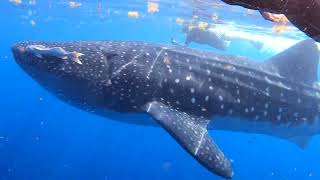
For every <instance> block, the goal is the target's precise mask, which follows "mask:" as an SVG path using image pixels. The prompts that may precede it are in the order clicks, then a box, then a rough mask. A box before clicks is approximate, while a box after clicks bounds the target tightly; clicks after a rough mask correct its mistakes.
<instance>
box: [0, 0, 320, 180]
mask: <svg viewBox="0 0 320 180" xmlns="http://www.w3.org/2000/svg"><path fill="white" fill-rule="evenodd" d="M154 2H158V1H154ZM216 2H219V1H216ZM78 3H81V6H79V7H74V8H72V7H70V5H69V2H68V1H53V0H38V1H35V4H33V3H30V1H24V0H22V2H21V3H20V1H7V0H2V1H1V2H0V14H1V16H0V22H1V26H0V42H1V44H0V47H1V48H0V80H1V86H0V108H1V109H0V179H1V180H16V179H19V180H22V179H25V180H43V179H46V180H47V179H48V180H64V179H65V180H91V179H97V180H99V179H101V180H114V179H115V180H119V179H124V180H131V179H134V180H143V179H155V180H158V179H159V180H162V179H185V180H194V179H210V180H212V179H222V178H220V177H217V176H215V175H213V174H212V173H210V172H209V171H207V170H206V169H205V168H204V167H202V166H201V165H199V164H198V163H197V162H196V161H195V160H194V159H192V157H191V156H189V155H188V154H187V153H186V152H185V151H184V150H183V149H182V148H181V147H180V146H179V145H178V144H177V143H176V142H175V141H174V140H173V139H172V138H171V137H170V136H169V135H168V134H167V133H166V132H165V131H164V130H163V129H161V128H157V127H145V126H138V125H132V124H123V123H119V122H114V121H111V120H109V119H106V118H103V117H99V116H96V115H93V114H90V113H87V112H84V111H81V110H79V109H76V108H74V107H71V106H69V105H67V104H65V103H63V102H61V101H59V100H58V99H57V98H55V97H54V96H53V95H51V94H50V93H48V92H47V91H46V90H44V89H43V88H42V87H40V86H39V85H38V84H37V83H36V82H35V81H33V80H32V79H31V78H30V77H29V76H28V75H27V74H25V73H24V72H23V71H22V70H21V69H20V68H19V67H18V66H17V64H16V63H15V62H14V60H13V56H12V54H11V50H10V47H11V46H12V44H13V43H15V42H18V41H24V40H50V41H53V40H54V41H61V40H110V39H118V40H141V41H147V42H159V43H165V44H168V43H169V42H170V39H171V37H173V36H174V37H176V39H178V40H179V41H183V40H184V35H183V34H182V32H181V26H179V25H178V24H177V23H176V19H177V18H181V19H190V18H192V8H191V5H190V4H192V3H191V1H187V0H186V1H169V0H168V1H162V2H159V5H160V6H159V12H157V13H148V11H147V3H148V2H147V1H146V0H101V2H100V3H101V4H100V10H99V9H98V3H99V1H98V0H97V1H93V0H87V1H79V2H78ZM202 5H203V4H202ZM205 5H206V4H205ZM188 7H189V8H188ZM130 11H135V12H139V16H138V17H130V16H129V17H128V12H130ZM208 11H210V13H212V12H211V11H217V12H219V18H221V19H223V20H225V21H226V22H229V24H231V25H234V26H232V27H239V28H238V29H235V30H233V31H236V32H239V31H240V30H243V31H245V32H249V33H252V34H258V35H259V33H260V34H262V35H264V36H266V37H268V36H269V37H270V38H271V39H273V40H274V41H276V40H277V38H279V42H281V43H278V42H277V43H275V42H274V43H273V41H269V40H270V39H263V41H264V42H265V43H266V46H267V47H264V48H263V49H262V50H261V51H258V50H257V49H255V48H254V47H250V46H249V45H247V44H243V42H236V43H233V44H231V47H230V48H229V49H228V50H227V52H222V51H218V50H215V49H213V48H210V47H208V46H203V45H197V44H192V45H191V47H192V48H201V49H206V50H208V51H218V52H220V53H229V54H236V55H241V56H246V57H249V58H252V59H253V60H264V59H268V58H269V57H271V56H272V55H274V54H275V53H276V52H279V51H281V50H283V49H285V48H286V47H289V46H290V45H291V44H292V43H293V42H295V41H298V40H300V39H303V38H305V37H304V36H303V35H301V34H300V33H299V32H298V31H296V30H295V29H294V28H293V30H291V31H288V32H284V33H283V34H282V35H277V34H273V33H272V24H270V23H268V22H264V21H263V20H262V19H261V18H260V17H259V16H258V15H256V14H255V15H252V16H250V17H248V19H247V20H243V18H241V17H239V15H240V14H243V13H244V12H246V11H245V10H244V9H241V8H236V7H232V8H230V7H221V9H219V10H216V9H213V10H210V9H209V10H208ZM99 12H100V13H99ZM257 27H261V28H257ZM224 28H229V26H226V27H224ZM270 29H271V30H270ZM293 34H294V35H293ZM281 38H282V39H281ZM267 41H268V42H267ZM268 45H269V46H268ZM210 133H211V135H212V136H213V137H214V138H215V140H216V142H217V143H218V144H219V145H220V147H221V148H222V149H223V151H224V152H225V154H226V155H227V156H228V157H229V158H231V159H232V162H233V166H234V170H235V176H234V179H235V180H258V179H259V180H264V179H265V180H269V179H273V180H279V179H281V180H282V179H288V180H295V179H297V180H301V179H310V180H311V179H312V180H317V179H320V174H319V173H320V166H319V162H320V153H319V148H320V139H319V137H318V136H315V137H314V138H313V139H312V141H311V142H310V143H309V145H308V146H307V147H306V148H305V149H303V150H302V149H300V148H298V147H297V146H296V145H294V144H292V143H290V142H288V141H285V140H282V139H277V138H274V137H269V136H265V135H258V134H245V133H233V132H223V131H211V132H210Z"/></svg>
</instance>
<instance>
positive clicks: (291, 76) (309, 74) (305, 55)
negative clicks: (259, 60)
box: [266, 39, 319, 85]
mask: <svg viewBox="0 0 320 180" xmlns="http://www.w3.org/2000/svg"><path fill="white" fill-rule="evenodd" d="M266 63H271V64H272V65H274V66H275V67H276V68H278V70H279V74H280V75H281V76H283V77H285V78H287V79H288V80H291V81H298V82H299V83H304V84H308V85H313V84H314V83H315V82H316V81H317V79H318V78H317V72H318V63H319V50H318V46H317V44H316V43H315V42H314V41H313V40H312V39H308V40H304V41H301V42H299V43H297V44H296V45H294V46H292V47H291V48H289V49H287V50H285V51H283V52H281V53H279V54H277V55H275V56H273V57H272V58H271V59H269V60H268V61H267V62H266Z"/></svg>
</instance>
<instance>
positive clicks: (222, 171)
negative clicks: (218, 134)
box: [143, 102, 233, 178]
mask: <svg viewBox="0 0 320 180" xmlns="http://www.w3.org/2000/svg"><path fill="white" fill-rule="evenodd" d="M143 110H144V111H146V112H147V113H148V114H150V115H151V116H152V117H153V118H154V119H155V120H156V121H157V122H158V123H159V124H160V125H161V126H162V127H163V128H164V129H165V130H166V131H167V132H168V133H169V134H170V135H171V136H172V137H173V138H174V139H175V140H176V141H177V142H178V143H179V144H180V145H181V146H182V147H183V148H184V149H185V150H186V151H187V152H188V153H189V154H191V155H192V156H193V157H194V158H195V159H196V160H197V161H198V162H199V163H201V164H202V165H203V166H205V167H206V168H207V169H208V170H210V171H211V172H213V173H215V174H217V175H219V176H222V177H224V178H232V176H233V170H232V167H231V163H230V161H229V160H228V159H227V158H226V157H225V156H224V154H223V152H222V151H221V150H220V148H219V147H218V146H217V145H216V144H215V142H214V141H213V140H212V139H211V137H210V135H209V133H208V131H207V127H206V126H207V124H208V120H204V119H201V118H195V117H191V116H189V115H188V114H186V113H184V112H180V111H177V110H175V109H172V108H170V107H168V106H166V105H164V104H162V103H159V102H151V103H148V104H146V105H145V106H144V107H143Z"/></svg>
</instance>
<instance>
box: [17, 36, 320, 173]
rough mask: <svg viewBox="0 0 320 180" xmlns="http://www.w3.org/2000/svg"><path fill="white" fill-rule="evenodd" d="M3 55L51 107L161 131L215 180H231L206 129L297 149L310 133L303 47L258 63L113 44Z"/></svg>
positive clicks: (318, 97) (319, 99)
mask: <svg viewBox="0 0 320 180" xmlns="http://www.w3.org/2000/svg"><path fill="white" fill-rule="evenodd" d="M12 52H13V54H14V58H15V60H16V62H17V64H19V66H20V67H21V68H22V69H23V70H24V71H25V72H26V73H27V74H28V75H30V76H31V77H32V78H33V79H34V80H35V81H36V82H38V83H39V84H40V85H41V86H42V87H44V88H45V89H47V90H48V91H49V92H51V93H52V94H54V95H55V96H56V97H57V98H59V99H61V100H63V101H64V102H66V103H68V104H70V105H72V106H75V107H77V108H80V109H82V110H84V111H88V112H92V113H95V114H97V115H100V116H104V117H108V118H109V119H112V120H117V121H121V122H124V123H133V124H140V125H147V126H149V125H150V126H158V127H162V128H163V129H164V130H165V131H166V132H167V133H169V134H170V135H171V136H172V137H173V139H174V140H176V142H178V144H180V145H181V147H182V148H183V149H184V150H185V151H186V152H188V153H189V154H190V155H191V156H192V157H193V158H194V159H195V160H197V161H198V162H199V163H200V164H201V165H203V166H204V167H205V168H207V169H208V170H209V171H211V172H212V173H214V174H216V175H218V176H221V177H223V178H232V177H233V175H234V171H233V167H232V163H231V161H230V160H229V159H228V158H227V157H226V155H225V154H224V153H223V150H222V149H221V148H220V147H219V146H218V144H216V143H215V141H214V138H212V137H211V136H210V134H209V132H208V130H210V129H211V130H223V131H235V132H244V133H258V134H265V135H269V136H274V137H278V138H282V139H286V140H289V141H290V142H293V143H295V144H297V145H299V146H300V147H304V146H305V145H306V144H307V142H308V141H309V140H310V138H311V137H312V136H313V135H316V134H318V133H319V127H320V126H319V121H318V118H317V115H318V113H319V108H320V88H319V85H318V84H319V83H318V79H317V71H318V70H317V66H318V61H319V51H318V49H317V46H316V44H315V43H314V42H313V41H312V40H304V41H302V42H300V43H298V44H296V45H294V46H292V47H291V48H289V49H287V50H285V51H283V52H281V53H279V54H277V55H275V56H273V57H271V58H270V59H267V60H264V61H256V60H250V59H248V58H245V57H239V56H233V55H224V54H216V53H211V52H206V51H201V50H196V49H190V48H186V47H181V46H170V45H163V44H157V43H147V42H139V41H116V40H110V41H71V42H29V41H27V42H18V43H16V44H15V45H13V47H12ZM134 116H138V117H140V116H141V118H132V117H134Z"/></svg>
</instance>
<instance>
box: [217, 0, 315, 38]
mask: <svg viewBox="0 0 320 180" xmlns="http://www.w3.org/2000/svg"><path fill="white" fill-rule="evenodd" d="M222 1H223V2H225V3H227V4H230V5H239V6H242V7H245V8H248V9H253V10H259V11H260V12H261V11H262V12H271V13H276V14H284V15H286V17H287V18H288V19H289V20H290V22H291V23H292V24H293V25H295V26H296V27H297V28H299V29H300V30H301V31H303V32H304V33H305V34H306V35H308V36H309V37H311V38H313V39H314V40H316V41H318V42H320V38H319V35H320V20H319V19H320V0H222Z"/></svg>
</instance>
